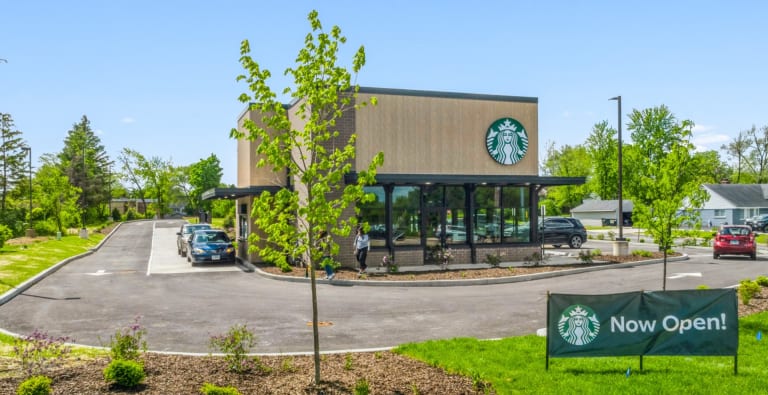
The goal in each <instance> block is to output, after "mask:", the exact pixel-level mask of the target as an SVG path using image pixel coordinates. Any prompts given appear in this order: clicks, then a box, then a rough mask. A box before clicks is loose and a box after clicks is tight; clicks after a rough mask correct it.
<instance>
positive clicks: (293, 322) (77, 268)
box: [0, 220, 766, 354]
mask: <svg viewBox="0 0 768 395" xmlns="http://www.w3.org/2000/svg"><path fill="white" fill-rule="evenodd" d="M181 223H182V221H180V220H167V221H164V220H159V221H137V222H131V223H125V224H123V225H122V226H120V228H119V229H118V230H117V231H115V232H114V233H113V234H112V235H111V236H110V237H109V239H108V240H106V241H105V242H104V243H103V244H102V246H101V247H100V248H99V250H98V251H97V252H95V253H93V254H91V255H88V256H84V257H82V258H79V259H76V260H73V261H71V262H69V263H68V264H66V265H63V266H62V267H61V268H60V269H59V270H57V271H56V272H54V273H53V274H51V275H49V276H47V277H45V278H43V279H42V280H40V281H39V282H38V283H37V284H35V285H34V286H32V287H31V288H29V289H27V290H25V291H24V292H22V293H21V294H19V295H18V296H16V297H14V298H13V299H11V300H10V301H9V302H7V303H5V304H3V305H2V306H0V328H3V329H4V330H6V331H9V332H11V333H14V334H20V335H25V334H29V333H32V331H34V330H35V329H39V330H43V331H46V332H48V333H49V334H50V335H52V336H67V337H69V338H71V339H72V340H73V342H75V343H79V344H85V345H92V346H103V345H105V344H107V342H108V341H109V338H110V336H111V335H112V334H114V332H115V330H117V329H118V328H122V327H125V326H127V325H129V324H130V323H132V322H133V321H134V319H135V318H136V317H141V321H140V322H141V324H142V325H143V326H144V327H145V328H146V329H147V341H148V345H149V348H150V349H151V350H155V351H166V352H189V353H203V354H205V353H207V352H209V351H210V350H209V348H208V341H209V339H210V336H211V335H216V334H221V333H224V332H226V331H227V330H228V329H229V328H230V327H231V326H232V325H234V324H246V325H248V327H249V328H250V329H251V330H252V331H253V332H254V334H255V335H256V338H257V345H256V347H255V349H254V352H257V353H307V352H311V350H312V349H313V341H312V327H311V325H310V324H311V321H312V305H311V300H312V295H311V290H310V287H309V286H308V284H307V283H306V282H298V283H294V282H285V281H276V280H271V279H267V278H264V277H262V276H260V275H258V274H257V273H249V272H245V271H243V270H240V269H239V268H238V267H237V266H235V265H231V264H227V265H199V266H195V267H192V266H191V264H189V263H187V261H186V259H184V258H181V257H180V256H178V255H177V253H176V239H175V237H176V235H175V232H176V229H178V228H179V226H180V225H181ZM595 244H596V245H597V244H598V243H597V242H596V243H595ZM765 266H766V262H765V261H763V260H758V261H757V262H755V261H751V260H748V259H738V258H737V259H727V260H724V259H720V260H716V261H715V260H713V259H712V256H711V251H710V250H701V252H700V253H699V254H698V255H697V256H696V257H695V258H694V259H691V260H690V261H679V262H671V263H670V264H669V268H668V273H669V274H670V275H669V277H668V280H667V282H668V285H667V287H668V288H667V289H691V288H695V287H696V286H698V285H699V284H706V285H708V286H710V287H723V286H732V285H733V284H737V283H738V281H739V280H740V279H742V278H748V277H751V278H755V277H756V276H757V275H760V274H765V272H766V270H765V269H766V267H765ZM661 273H662V270H661V265H654V264H651V265H643V266H636V267H622V268H620V269H613V270H602V271H599V272H591V273H580V274H573V275H569V276H567V277H559V278H551V279H540V280H531V281H525V282H518V283H504V284H493V285H475V286H462V287H413V286H393V287H370V286H360V285H359V284H328V283H320V284H318V287H317V299H318V310H319V320H320V321H323V322H325V323H326V324H327V325H324V326H322V327H321V328H320V344H321V349H322V350H323V351H324V352H332V351H334V352H345V351H347V350H366V349H380V348H387V347H392V346H396V345H398V344H402V343H405V342H418V341H425V340H430V339H444V338H453V337H477V338H499V337H508V336H517V335H526V334H531V333H535V332H536V330H537V329H539V328H542V327H544V326H545V317H546V314H545V312H546V298H547V293H548V292H560V293H613V292H616V293H618V292H628V291H633V290H654V289H660V286H661V278H662V277H661ZM694 274H695V276H694Z"/></svg>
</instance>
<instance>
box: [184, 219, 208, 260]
mask: <svg viewBox="0 0 768 395" xmlns="http://www.w3.org/2000/svg"><path fill="white" fill-rule="evenodd" d="M203 229H211V225H210V224H184V225H181V229H179V231H178V232H176V250H177V252H178V254H179V255H181V256H187V251H189V238H190V237H192V233H193V232H194V231H196V230H203Z"/></svg>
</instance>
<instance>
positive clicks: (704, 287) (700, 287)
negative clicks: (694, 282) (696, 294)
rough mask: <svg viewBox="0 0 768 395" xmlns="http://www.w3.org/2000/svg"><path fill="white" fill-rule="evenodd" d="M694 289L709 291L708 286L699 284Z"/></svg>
mask: <svg viewBox="0 0 768 395" xmlns="http://www.w3.org/2000/svg"><path fill="white" fill-rule="evenodd" d="M696 289H709V286H708V285H705V284H701V285H698V286H696Z"/></svg>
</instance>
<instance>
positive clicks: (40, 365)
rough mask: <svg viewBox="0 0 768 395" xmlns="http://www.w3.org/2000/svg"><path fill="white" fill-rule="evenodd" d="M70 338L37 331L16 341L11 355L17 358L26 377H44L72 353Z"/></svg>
mask: <svg viewBox="0 0 768 395" xmlns="http://www.w3.org/2000/svg"><path fill="white" fill-rule="evenodd" d="M69 340H70V339H69V338H68V337H53V336H49V335H48V333H47V332H41V331H39V330H37V329H35V331H33V332H32V334H31V335H28V336H25V337H23V338H21V339H17V340H16V344H15V345H14V347H13V350H11V354H12V355H13V356H14V357H16V359H17V360H18V362H19V366H20V367H21V370H22V373H23V374H24V375H25V376H26V377H32V376H35V375H44V374H46V373H47V372H48V371H49V370H50V369H53V368H55V367H56V366H58V365H59V364H60V363H61V362H63V361H64V359H65V358H66V356H67V355H68V354H69V353H70V352H71V351H72V349H71V347H69V346H68V345H66V342H68V341H69Z"/></svg>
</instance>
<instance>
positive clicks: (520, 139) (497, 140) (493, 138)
mask: <svg viewBox="0 0 768 395" xmlns="http://www.w3.org/2000/svg"><path fill="white" fill-rule="evenodd" d="M485 147H486V148H487V149H488V154H489V155H491V157H492V158H493V159H494V160H496V162H499V163H501V164H502V165H514V164H515V163H517V162H519V161H520V159H523V157H524V156H525V154H526V152H528V133H527V132H526V131H525V128H524V127H523V125H522V124H521V123H520V122H518V121H517V120H516V119H513V118H501V119H497V120H496V121H495V122H493V123H492V124H491V126H490V127H489V128H488V132H487V133H486V134H485Z"/></svg>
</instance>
